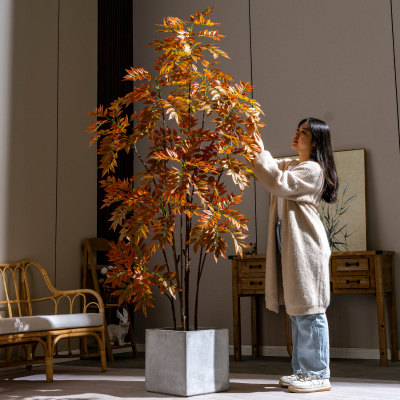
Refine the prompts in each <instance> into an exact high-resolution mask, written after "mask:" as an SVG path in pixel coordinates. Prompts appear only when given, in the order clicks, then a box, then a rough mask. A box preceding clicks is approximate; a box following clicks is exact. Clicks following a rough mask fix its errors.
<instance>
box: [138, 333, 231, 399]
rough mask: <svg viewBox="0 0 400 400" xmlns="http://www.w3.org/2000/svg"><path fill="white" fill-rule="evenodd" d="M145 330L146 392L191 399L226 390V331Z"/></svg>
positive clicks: (227, 379) (227, 386)
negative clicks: (194, 396)
mask: <svg viewBox="0 0 400 400" xmlns="http://www.w3.org/2000/svg"><path fill="white" fill-rule="evenodd" d="M190 329H191V330H190V331H188V332H184V331H175V330H173V329H172V328H162V329H146V354H145V356H146V390H147V391H149V392H156V393H163V394H171V395H177V396H193V395H198V394H205V393H214V392H222V391H224V390H228V389H229V334H228V329H211V328H199V330H197V331H194V330H193V329H192V328H190Z"/></svg>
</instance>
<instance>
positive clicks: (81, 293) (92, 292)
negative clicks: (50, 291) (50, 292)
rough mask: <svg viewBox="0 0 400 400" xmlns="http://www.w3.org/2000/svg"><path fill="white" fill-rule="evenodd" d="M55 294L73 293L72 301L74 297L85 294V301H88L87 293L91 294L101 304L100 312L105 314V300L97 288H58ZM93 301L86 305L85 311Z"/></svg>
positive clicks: (69, 294) (65, 294) (67, 294)
mask: <svg viewBox="0 0 400 400" xmlns="http://www.w3.org/2000/svg"><path fill="white" fill-rule="evenodd" d="M54 294H55V295H56V296H71V295H75V296H74V298H73V300H72V302H73V301H74V299H75V298H76V297H77V296H83V297H84V298H85V301H86V296H85V294H91V295H92V296H94V297H95V298H96V300H97V304H98V306H99V312H100V313H101V314H103V315H104V302H103V299H102V298H101V296H100V295H99V294H98V293H97V292H96V291H95V290H92V289H76V290H58V289H56V292H55V293H54ZM91 303H93V302H91ZM91 303H88V304H86V305H85V311H86V307H87V306H88V305H89V304H91Z"/></svg>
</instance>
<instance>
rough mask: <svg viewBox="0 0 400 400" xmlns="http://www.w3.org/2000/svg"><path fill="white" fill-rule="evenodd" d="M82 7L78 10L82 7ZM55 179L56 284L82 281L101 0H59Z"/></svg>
mask: <svg viewBox="0 0 400 400" xmlns="http://www.w3.org/2000/svg"><path fill="white" fill-rule="evenodd" d="M78 10H79V12H78ZM59 50H60V52H59V120H58V131H59V132H58V179H57V287H58V288H60V289H74V288H79V287H81V285H82V277H81V275H82V272H81V271H82V254H83V240H84V239H86V238H90V237H96V215H97V213H96V181H97V155H96V146H95V145H93V146H91V147H89V140H90V136H88V135H87V132H85V131H86V129H87V127H88V125H89V124H90V123H91V121H92V120H93V117H89V116H87V115H86V114H87V113H88V112H89V111H93V110H94V109H95V108H96V107H97V73H96V71H97V0H89V1H85V2H82V1H79V0H72V1H71V0H61V3H60V43H59Z"/></svg>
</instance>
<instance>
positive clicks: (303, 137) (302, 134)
mask: <svg viewBox="0 0 400 400" xmlns="http://www.w3.org/2000/svg"><path fill="white" fill-rule="evenodd" d="M311 142H312V134H311V129H310V124H309V123H308V122H304V123H303V124H302V125H300V126H299V127H298V128H297V131H296V133H295V135H294V137H293V143H292V149H293V150H297V151H298V152H299V153H303V154H305V155H310V153H311V150H312V148H313V146H315V145H312V144H311Z"/></svg>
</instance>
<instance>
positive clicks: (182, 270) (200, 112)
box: [88, 7, 265, 331]
mask: <svg viewBox="0 0 400 400" xmlns="http://www.w3.org/2000/svg"><path fill="white" fill-rule="evenodd" d="M214 8H215V7H212V8H207V9H206V10H205V11H203V12H196V14H195V15H194V16H192V15H191V16H190V21H183V20H181V19H179V18H176V17H169V18H164V20H163V24H161V25H158V26H161V27H162V29H160V30H158V32H172V33H174V35H173V36H170V37H164V39H161V40H154V42H152V43H149V46H151V47H154V49H155V51H156V52H161V55H160V56H159V57H158V58H157V59H156V61H155V65H154V70H155V74H154V76H151V75H150V74H149V73H148V72H147V71H146V70H144V69H143V68H131V69H130V70H126V71H127V73H128V74H127V75H126V76H125V77H124V80H133V81H143V80H145V81H148V82H149V83H148V82H145V83H141V84H140V86H135V88H134V90H133V91H132V92H131V93H128V94H126V95H125V96H124V97H121V98H118V99H117V100H115V101H114V102H112V103H111V105H110V106H109V107H108V108H104V107H103V106H100V107H98V108H97V109H96V110H95V111H94V112H91V113H89V114H88V115H93V116H95V117H97V120H96V121H95V122H94V123H93V124H92V125H91V126H90V127H89V129H88V131H89V132H90V133H93V134H94V136H93V137H92V140H91V144H93V143H95V142H97V141H99V142H100V144H99V148H98V153H99V154H101V156H102V158H101V161H100V166H99V168H102V175H103V176H105V175H107V176H106V179H104V180H102V181H101V186H102V187H104V189H105V192H106V196H105V199H104V205H103V207H104V206H109V205H110V204H113V203H116V205H117V207H116V209H115V211H114V212H113V213H112V218H111V221H112V228H113V229H117V228H118V227H119V233H120V235H119V240H118V243H117V244H112V245H111V246H112V249H111V251H110V252H109V254H108V256H109V259H110V262H111V263H113V264H114V265H115V267H114V268H113V269H112V271H111V272H109V277H108V279H107V280H106V283H110V282H111V283H112V286H113V287H116V288H117V290H116V291H115V292H114V294H115V295H118V296H119V304H121V303H122V302H123V301H124V300H126V301H128V302H132V301H133V302H136V303H137V304H136V307H135V311H136V310H138V309H142V310H143V312H144V314H145V315H146V309H147V307H154V306H153V304H152V301H153V300H154V299H153V297H152V292H151V286H154V285H156V286H158V287H159V288H160V290H161V293H166V295H167V297H168V298H169V300H170V301H171V306H172V312H173V319H174V328H175V329H176V317H175V308H174V299H176V292H178V298H179V310H180V322H181V325H182V328H183V330H185V331H186V330H189V293H190V285H189V277H190V273H191V268H192V265H191V259H192V256H191V250H193V252H194V253H195V254H196V253H197V251H198V250H199V248H200V256H199V262H198V267H197V281H196V302H195V317H194V327H195V329H197V327H198V304H199V302H198V299H199V284H200V279H201V276H202V273H203V269H204V266H205V261H206V256H207V254H208V253H213V255H214V259H215V261H217V260H218V258H219V257H220V256H223V257H225V252H226V250H225V248H226V246H227V243H226V241H225V240H224V238H223V235H226V234H230V235H231V236H232V238H233V241H234V244H235V251H236V253H239V254H240V255H242V248H244V247H247V244H246V243H245V242H244V239H245V237H247V235H245V234H244V232H245V230H247V227H246V222H247V221H248V219H246V218H245V216H244V215H243V214H240V212H239V210H235V209H234V208H233V206H235V205H237V204H239V203H240V202H241V197H242V194H243V190H244V188H245V187H246V186H250V179H251V177H254V175H253V173H252V171H251V169H249V168H248V167H247V166H246V164H244V163H242V162H241V161H239V160H238V159H237V158H235V156H237V155H242V156H244V157H245V158H246V159H247V160H248V161H251V160H253V158H254V156H255V154H256V152H257V151H259V148H258V146H257V145H256V143H255V141H254V138H253V137H252V136H249V135H248V134H247V133H246V130H245V129H243V128H244V126H245V125H246V124H247V125H248V124H254V125H255V127H256V129H257V130H258V128H259V127H261V126H265V125H264V124H263V123H261V122H260V121H259V119H258V115H259V113H262V111H261V109H260V105H259V104H258V103H257V102H256V101H255V100H253V99H250V98H248V97H247V96H248V94H249V93H250V92H251V90H252V87H251V85H250V83H249V82H248V83H244V82H242V81H240V83H238V84H233V83H232V81H233V78H232V77H231V76H229V75H228V74H225V73H223V72H222V71H221V70H220V69H219V68H218V67H216V66H215V65H216V64H218V62H216V61H214V60H213V59H212V61H210V60H207V59H206V57H205V54H206V53H208V54H212V56H213V58H214V59H216V58H217V57H218V56H223V57H226V58H229V57H228V55H227V54H226V53H225V52H223V51H222V50H221V49H220V48H219V47H216V46H215V45H214V44H213V43H211V44H203V43H201V42H199V38H200V37H204V38H207V39H212V40H220V38H221V37H223V35H220V34H219V33H218V31H217V30H208V29H204V30H200V29H199V26H206V27H214V26H216V25H220V24H219V23H215V22H211V20H210V19H206V18H205V17H206V16H207V15H209V14H210V13H211V12H212V10H213V9H214ZM196 30H197V32H196ZM167 91H168V94H167V95H166V94H165V93H166V92H167ZM133 103H141V104H143V107H142V109H141V110H140V111H134V112H132V111H131V110H130V107H129V106H130V105H131V104H133ZM207 120H208V123H209V124H210V125H212V129H207V128H206V122H207ZM210 120H211V121H210ZM144 138H147V139H149V140H150V141H151V144H152V145H151V147H150V148H149V153H148V154H147V157H144V156H143V154H140V152H139V151H138V148H137V143H138V142H139V141H140V140H142V139H144ZM131 150H133V151H134V153H135V155H136V157H138V159H139V160H140V162H141V164H142V166H143V169H142V170H141V171H139V172H138V173H136V174H135V175H134V176H132V177H131V178H130V179H125V180H119V179H118V180H116V179H115V177H113V176H112V172H114V168H115V167H116V166H117V158H118V152H119V151H126V152H129V151H131ZM224 174H226V175H230V176H231V177H232V179H233V182H234V183H235V184H237V185H239V188H240V190H241V193H242V194H241V195H234V194H233V193H231V194H228V193H227V189H226V186H225V183H224V182H221V177H222V176H223V175H224ZM177 220H178V221H177ZM167 246H170V248H171V250H172V252H171V253H172V260H171V257H170V258H168V255H167V252H166V249H167ZM158 249H159V250H161V251H162V253H163V256H164V260H165V263H164V264H163V265H156V266H154V267H153V268H152V269H151V270H150V269H149V264H150V262H151V259H152V256H153V255H154V254H155V252H156V251H157V250H158ZM171 253H170V254H171Z"/></svg>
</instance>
